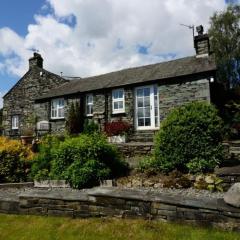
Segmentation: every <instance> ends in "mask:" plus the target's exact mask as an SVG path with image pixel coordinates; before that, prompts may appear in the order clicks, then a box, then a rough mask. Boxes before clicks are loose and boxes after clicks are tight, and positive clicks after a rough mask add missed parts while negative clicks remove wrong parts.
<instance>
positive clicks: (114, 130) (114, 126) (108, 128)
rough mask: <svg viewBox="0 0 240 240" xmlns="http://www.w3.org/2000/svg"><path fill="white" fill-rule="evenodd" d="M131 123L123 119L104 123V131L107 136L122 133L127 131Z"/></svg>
mask: <svg viewBox="0 0 240 240" xmlns="http://www.w3.org/2000/svg"><path fill="white" fill-rule="evenodd" d="M130 129H131V125H130V124H129V123H127V122H124V121H115V122H110V123H106V124H105V132H106V134H107V136H109V137H111V136H116V135H124V134H126V133H128V132H129V130H130Z"/></svg>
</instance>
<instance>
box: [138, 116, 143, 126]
mask: <svg viewBox="0 0 240 240" xmlns="http://www.w3.org/2000/svg"><path fill="white" fill-rule="evenodd" d="M138 126H139V127H142V126H144V118H139V119H138Z"/></svg>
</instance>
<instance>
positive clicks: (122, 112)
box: [112, 111, 126, 115]
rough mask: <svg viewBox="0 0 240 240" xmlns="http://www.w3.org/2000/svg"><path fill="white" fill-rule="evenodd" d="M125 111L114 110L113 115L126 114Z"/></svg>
mask: <svg viewBox="0 0 240 240" xmlns="http://www.w3.org/2000/svg"><path fill="white" fill-rule="evenodd" d="M125 113H126V112H125V111H119V112H112V115H116V114H125Z"/></svg>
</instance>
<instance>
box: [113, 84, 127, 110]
mask: <svg viewBox="0 0 240 240" xmlns="http://www.w3.org/2000/svg"><path fill="white" fill-rule="evenodd" d="M115 91H123V97H122V98H117V99H114V98H113V93H114V92H115ZM120 101H122V102H123V108H121V109H114V103H115V102H120ZM119 113H125V91H124V88H117V89H113V90H112V114H119Z"/></svg>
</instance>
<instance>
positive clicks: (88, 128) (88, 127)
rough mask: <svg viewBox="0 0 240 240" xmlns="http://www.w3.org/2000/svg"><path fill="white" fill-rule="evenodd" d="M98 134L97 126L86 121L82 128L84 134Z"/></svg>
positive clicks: (90, 121) (92, 122) (91, 121)
mask: <svg viewBox="0 0 240 240" xmlns="http://www.w3.org/2000/svg"><path fill="white" fill-rule="evenodd" d="M98 132H100V129H99V125H98V124H97V123H95V122H94V121H93V120H88V119H87V120H86V121H85V122H84V126H83V133H84V134H93V133H98Z"/></svg>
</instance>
